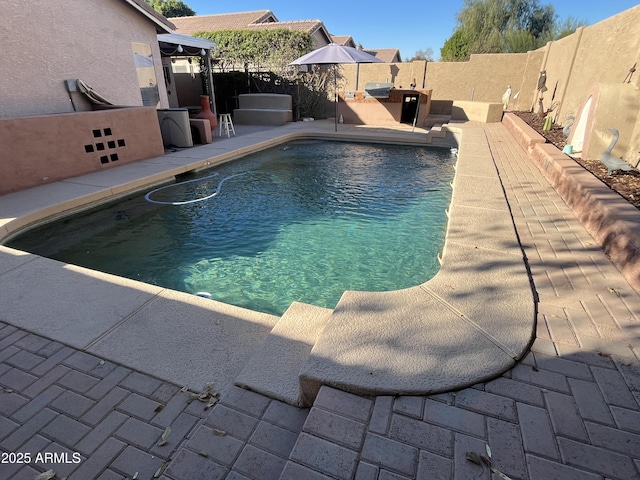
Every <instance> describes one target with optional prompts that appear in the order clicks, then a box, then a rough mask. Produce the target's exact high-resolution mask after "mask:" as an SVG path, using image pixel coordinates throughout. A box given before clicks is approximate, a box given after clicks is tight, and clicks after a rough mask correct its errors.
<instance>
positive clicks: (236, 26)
mask: <svg viewBox="0 0 640 480" xmlns="http://www.w3.org/2000/svg"><path fill="white" fill-rule="evenodd" d="M171 22H173V24H174V25H175V26H176V30H177V31H178V32H180V33H183V34H185V35H192V34H193V33H194V32H215V31H218V30H244V29H246V28H248V27H249V26H250V25H256V24H269V23H272V22H278V19H277V18H276V16H275V15H274V14H273V12H272V11H271V10H255V11H252V12H240V13H220V14H214V15H197V16H193V17H173V18H171Z"/></svg>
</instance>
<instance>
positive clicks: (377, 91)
mask: <svg viewBox="0 0 640 480" xmlns="http://www.w3.org/2000/svg"><path fill="white" fill-rule="evenodd" d="M390 90H391V84H390V83H367V84H366V85H365V86H364V98H389V91H390Z"/></svg>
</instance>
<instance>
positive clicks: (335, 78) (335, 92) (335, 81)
mask: <svg viewBox="0 0 640 480" xmlns="http://www.w3.org/2000/svg"><path fill="white" fill-rule="evenodd" d="M336 67H337V66H336V64H335V63H334V64H333V100H334V103H335V104H336V106H335V110H336V111H335V115H334V124H335V130H336V132H337V131H338V72H337V70H336Z"/></svg>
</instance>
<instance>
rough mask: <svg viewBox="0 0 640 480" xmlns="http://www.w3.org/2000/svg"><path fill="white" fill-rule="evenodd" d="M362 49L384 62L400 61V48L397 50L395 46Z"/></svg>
mask: <svg viewBox="0 0 640 480" xmlns="http://www.w3.org/2000/svg"><path fill="white" fill-rule="evenodd" d="M364 51H365V52H367V53H369V54H371V55H373V56H374V57H376V58H379V59H380V60H382V61H383V62H384V63H397V62H401V61H402V57H401V56H400V50H398V49H397V48H378V49H371V48H365V49H364Z"/></svg>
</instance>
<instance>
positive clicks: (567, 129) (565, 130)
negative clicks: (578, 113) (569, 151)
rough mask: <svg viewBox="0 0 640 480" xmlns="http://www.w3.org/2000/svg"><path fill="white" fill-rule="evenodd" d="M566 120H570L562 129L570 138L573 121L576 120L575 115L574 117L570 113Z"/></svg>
mask: <svg viewBox="0 0 640 480" xmlns="http://www.w3.org/2000/svg"><path fill="white" fill-rule="evenodd" d="M566 120H568V123H567V124H566V125H565V126H564V128H563V129H562V134H563V135H564V136H565V137H567V138H569V134H570V133H571V127H572V126H573V122H574V120H575V117H573V116H572V115H569V116H568V117H567V118H566Z"/></svg>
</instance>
